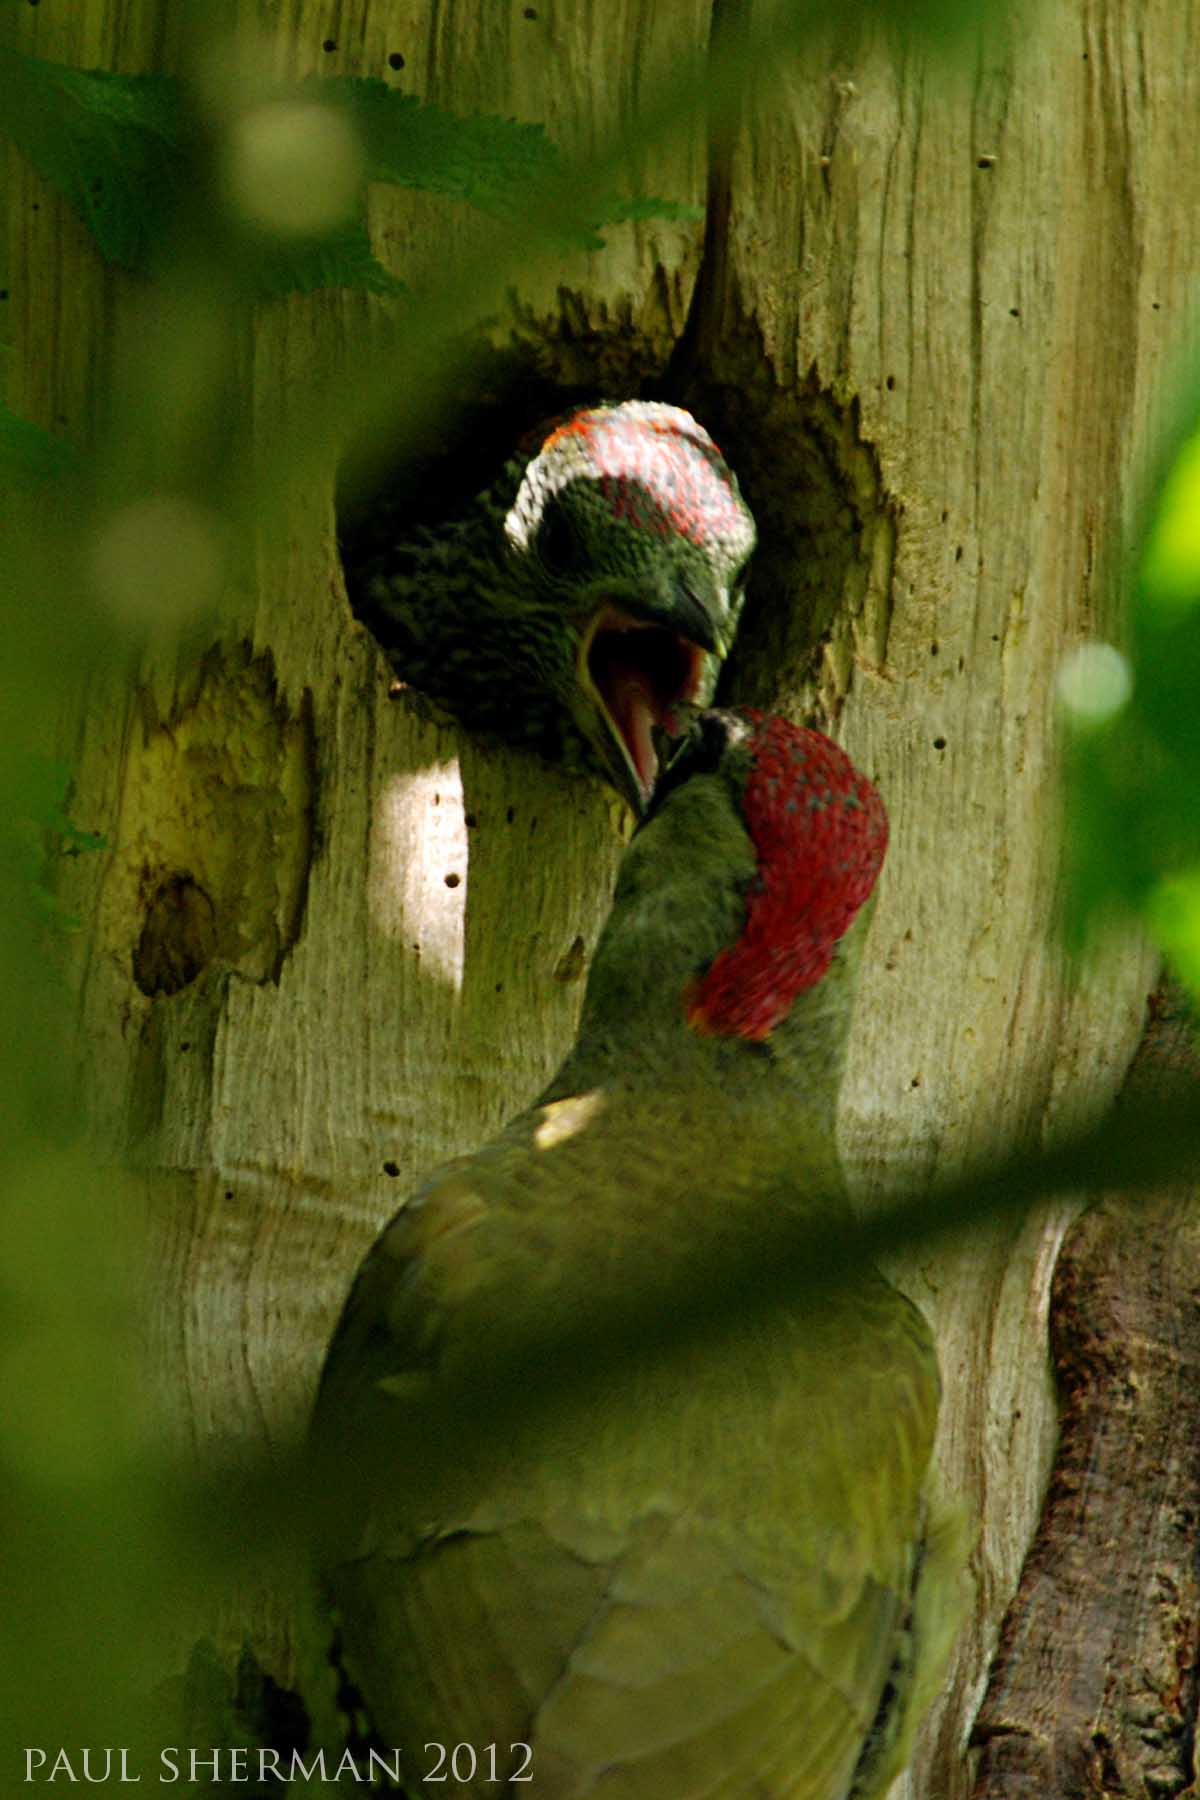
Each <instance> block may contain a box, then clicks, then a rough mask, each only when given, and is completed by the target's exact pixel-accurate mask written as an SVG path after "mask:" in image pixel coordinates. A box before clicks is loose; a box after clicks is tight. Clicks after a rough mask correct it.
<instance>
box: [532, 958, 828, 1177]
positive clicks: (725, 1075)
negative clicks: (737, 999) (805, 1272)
mask: <svg viewBox="0 0 1200 1800" xmlns="http://www.w3.org/2000/svg"><path fill="white" fill-rule="evenodd" d="M839 949H840V947H839ZM856 962H857V956H856V954H855V946H854V945H850V946H849V947H848V949H847V951H846V952H845V953H844V954H841V955H839V956H838V957H837V958H835V962H834V965H833V967H832V968H831V969H830V971H829V973H828V975H827V976H826V977H825V979H824V980H823V981H821V982H819V983H818V984H817V985H816V986H815V987H814V988H812V989H811V990H809V992H807V993H805V994H801V995H800V996H799V997H798V999H797V1000H796V1002H795V1004H794V1005H793V1007H792V1010H791V1012H790V1014H789V1016H788V1018H787V1019H786V1020H785V1021H784V1022H783V1023H782V1024H781V1025H780V1026H778V1027H777V1028H776V1030H775V1031H773V1032H772V1033H771V1035H770V1037H769V1038H767V1039H765V1040H763V1041H762V1042H750V1041H747V1040H745V1039H742V1038H736V1037H726V1038H721V1037H709V1036H703V1035H700V1034H698V1033H697V1032H696V1031H694V1030H693V1029H692V1028H691V1026H690V1025H689V1024H688V1022H687V1017H686V1012H685V1009H684V1006H683V1002H682V996H681V999H680V1004H679V1006H678V1008H677V1009H675V1010H674V1012H673V1014H672V1015H671V1016H667V1017H664V1016H663V1012H662V1009H661V1007H657V1008H653V1007H649V1006H647V1007H645V1008H639V1007H637V1006H636V1004H631V1005H627V1006H625V1007H618V1006H615V1005H614V1006H612V1007H607V1006H605V1007H599V1008H596V1009H593V1011H592V1012H591V1014H590V1016H587V1017H586V1018H585V1022H584V1028H583V1030H582V1031H581V1033H580V1037H579V1039H578V1041H577V1043H576V1045H575V1048H574V1049H573V1051H572V1052H571V1055H570V1056H569V1057H568V1059H567V1061H566V1062H565V1063H564V1064H563V1066H562V1068H561V1069H560V1070H559V1072H558V1074H557V1075H556V1076H555V1078H554V1080H553V1081H552V1082H551V1084H550V1086H549V1087H548V1088H547V1090H546V1092H545V1093H544V1094H543V1095H542V1098H541V1102H540V1104H541V1105H542V1106H547V1105H549V1106H552V1107H553V1106H554V1105H555V1104H556V1103H559V1102H563V1101H579V1102H582V1101H583V1100H584V1098H585V1097H587V1096H592V1097H594V1098H593V1100H592V1101H591V1103H590V1104H591V1105H592V1106H593V1107H594V1108H595V1111H596V1128H597V1129H598V1130H599V1131H600V1132H601V1133H602V1134H603V1135H604V1136H606V1137H607V1138H608V1139H609V1141H610V1143H611V1145H612V1147H613V1151H614V1155H617V1154H619V1148H618V1147H619V1146H622V1145H624V1142H625V1140H626V1139H629V1140H631V1142H632V1141H641V1142H643V1143H645V1144H646V1146H647V1147H648V1148H654V1149H656V1150H657V1149H658V1148H660V1147H661V1149H662V1150H663V1152H664V1153H665V1152H667V1150H668V1147H669V1152H670V1154H671V1156H672V1157H673V1158H674V1159H675V1161H676V1164H677V1166H680V1167H684V1168H687V1167H688V1165H689V1164H691V1163H694V1164H695V1167H694V1169H692V1170H691V1178H692V1179H694V1180H696V1181H698V1182H701V1183H703V1182H705V1181H706V1180H708V1181H711V1182H712V1183H715V1184H719V1182H720V1180H721V1175H722V1169H723V1166H729V1167H732V1168H736V1169H737V1170H739V1171H740V1172H741V1173H742V1175H743V1176H749V1175H750V1174H751V1173H752V1176H753V1179H752V1180H750V1179H747V1180H745V1181H743V1182H742V1183H741V1185H742V1186H743V1187H744V1188H745V1189H746V1192H747V1194H748V1195H750V1193H751V1190H752V1189H753V1188H755V1187H762V1186H765V1185H767V1184H772V1183H775V1182H785V1183H787V1184H789V1185H795V1184H797V1183H799V1184H800V1186H801V1187H802V1188H804V1189H806V1190H808V1191H809V1192H812V1193H814V1194H815V1193H817V1192H818V1191H820V1192H823V1193H827V1194H828V1196H829V1198H830V1199H836V1198H838V1197H840V1194H841V1186H842V1183H841V1171H840V1166H839V1163H838V1156H837V1144H836V1114H837V1101H838V1090H839V1087H840V1084H841V1076H842V1069H843V1066H844V1062H845V1053H846V1041H847V1037H848V1031H849V1024H850V1016H851V1011H852V1006H853V997H854V985H855V979H854V978H855V973H856V970H855V964H856ZM634 998H635V997H634ZM601 1107H602V1108H603V1120H602V1121H601V1118H600V1116H599V1113H600V1108H601ZM565 1116H566V1115H565V1114H564V1117H565Z"/></svg>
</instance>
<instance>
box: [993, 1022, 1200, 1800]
mask: <svg viewBox="0 0 1200 1800" xmlns="http://www.w3.org/2000/svg"><path fill="white" fill-rule="evenodd" d="M1178 1002H1179V996H1178V994H1175V995H1171V994H1170V993H1169V992H1167V991H1160V993H1159V994H1158V995H1157V996H1156V1005H1155V1008H1154V1010H1153V1014H1152V1018H1151V1023H1150V1025H1149V1027H1148V1029H1147V1033H1146V1036H1145V1038H1144V1039H1143V1041H1142V1044H1141V1045H1140V1047H1139V1050H1138V1054H1137V1056H1136V1057H1135V1059H1134V1063H1133V1066H1132V1068H1131V1070H1130V1077H1129V1081H1128V1083H1127V1084H1126V1088H1125V1090H1124V1093H1127V1094H1128V1095H1129V1097H1130V1098H1131V1099H1144V1098H1152V1097H1154V1096H1155V1094H1156V1092H1158V1091H1159V1090H1161V1089H1162V1088H1163V1087H1164V1085H1165V1084H1167V1083H1170V1082H1175V1083H1178V1080H1179V1078H1180V1077H1181V1076H1183V1077H1186V1078H1187V1079H1188V1080H1190V1081H1191V1082H1192V1083H1193V1084H1195V1083H1196V1080H1197V1076H1198V1075H1200V1065H1198V1063H1197V1057H1196V1050H1195V1044H1194V1039H1193V1036H1192V1031H1191V1028H1190V1024H1189V1021H1188V1020H1187V1018H1186V1016H1185V1015H1184V1014H1183V1013H1182V1012H1181V1011H1180V1010H1179V1005H1178ZM1050 1342H1051V1351H1052V1356H1053V1361H1054V1369H1055V1375H1056V1378H1057V1383H1058V1391H1059V1405H1060V1413H1061V1435H1060V1440H1059V1445H1058V1450H1057V1454H1056V1456H1055V1461H1054V1469H1053V1473H1052V1476H1051V1481H1050V1486H1049V1489H1048V1492H1047V1495H1046V1500H1045V1505H1044V1508H1043V1511H1042V1515H1041V1519H1040V1522H1039V1525H1038V1530H1037V1535H1036V1537H1035V1539H1034V1543H1033V1546H1032V1548H1031V1550H1030V1552H1029V1556H1028V1558H1027V1560H1026V1563H1025V1567H1024V1570H1023V1572H1022V1576H1021V1583H1020V1587H1019V1589H1018V1592H1017V1594H1016V1597H1015V1598H1014V1600H1013V1603H1012V1606H1011V1607H1010V1608H1009V1610H1008V1612H1007V1614H1006V1616H1005V1619H1004V1626H1003V1630H1002V1633H1001V1639H1000V1647H999V1650H998V1653H997V1656H996V1659H995V1662H994V1664H993V1667H992V1670H991V1675H990V1678H989V1683H988V1691H987V1694H986V1696H985V1699H984V1703H983V1705H982V1707H981V1708H980V1712H979V1716H978V1718H977V1719H976V1722H975V1728H974V1732H973V1738H972V1741H973V1742H974V1743H975V1744H976V1745H978V1746H979V1748H980V1757H979V1764H978V1772H977V1779H976V1783H975V1787H974V1790H973V1800H1022V1797H1024V1796H1029V1800H1035V1797H1037V1800H1040V1797H1041V1796H1042V1795H1045V1794H1054V1795H1057V1794H1071V1795H1088V1796H1096V1800H1106V1797H1107V1796H1110V1795H1112V1796H1115V1795H1124V1794H1138V1793H1145V1794H1154V1795H1162V1796H1166V1795H1171V1794H1178V1793H1180V1792H1182V1791H1183V1790H1184V1789H1185V1788H1186V1789H1189V1790H1190V1789H1191V1787H1192V1784H1193V1780H1194V1774H1195V1721H1196V1708H1197V1698H1198V1695H1200V1580H1198V1578H1197V1569H1196V1525H1197V1518H1198V1516H1200V1443H1198V1441H1197V1433H1196V1420H1195V1401H1194V1396H1195V1394H1196V1391H1197V1386H1198V1382H1200V1220H1198V1218H1197V1209H1196V1192H1195V1186H1194V1184H1192V1183H1183V1184H1180V1185H1179V1186H1177V1187H1172V1188H1169V1189H1165V1190H1161V1191H1159V1192H1156V1193H1154V1194H1151V1195H1149V1196H1139V1197H1137V1198H1134V1197H1131V1196H1128V1195H1122V1194H1120V1193H1113V1194H1108V1195H1105V1196H1103V1197H1102V1198H1101V1199H1099V1200H1098V1201H1097V1202H1096V1203H1095V1204H1094V1205H1093V1206H1091V1207H1089V1208H1088V1210H1087V1211H1086V1212H1085V1213H1084V1214H1083V1215H1082V1217H1081V1218H1080V1219H1079V1220H1078V1221H1077V1223H1076V1224H1075V1225H1074V1226H1073V1227H1072V1229H1071V1231H1070V1232H1069V1234H1068V1236H1067V1238H1066V1241H1065V1243H1064V1244H1063V1248H1062V1253H1061V1255H1060V1257H1059V1260H1058V1265H1057V1267H1056V1269H1055V1271H1054V1281H1053V1287H1052V1301H1051V1316H1050Z"/></svg>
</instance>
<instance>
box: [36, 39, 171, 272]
mask: <svg viewBox="0 0 1200 1800" xmlns="http://www.w3.org/2000/svg"><path fill="white" fill-rule="evenodd" d="M0 96H2V98H3V106H2V109H0V124H2V126H3V129H4V130H5V132H6V133H7V134H8V136H10V137H11V138H12V139H13V141H14V142H15V143H16V144H17V145H18V146H19V147H20V149H21V150H23V151H24V153H25V155H26V156H28V158H29V160H30V161H31V162H32V163H33V165H34V167H35V168H36V169H37V171H38V173H39V174H40V175H41V176H42V179H43V180H44V181H46V182H48V183H49V185H50V186H51V187H53V188H56V189H57V190H58V192H59V193H60V194H62V195H63V196H64V198H65V199H67V200H68V201H70V203H71V205H72V206H73V207H74V208H75V210H76V211H77V212H78V213H79V214H80V215H81V217H82V218H83V220H84V222H85V223H86V224H87V225H88V227H89V228H90V230H91V232H92V234H93V236H94V237H95V239H96V242H97V244H98V245H99V246H100V251H101V254H102V255H103V256H104V258H105V260H106V261H108V262H112V263H117V264H119V265H120V266H121V267H123V268H127V269H142V268H145V267H146V265H147V264H148V263H149V261H150V260H151V257H152V255H153V251H154V247H155V242H156V240H157V238H158V237H159V235H160V233H161V230H162V224H163V219H164V216H165V214H166V212H167V208H168V206H169V203H170V201H171V199H172V198H173V196H174V194H175V193H176V191H177V189H178V186H179V183H180V180H181V178H182V168H183V153H182V149H181V144H180V131H179V117H180V106H179V88H178V84H177V83H176V82H174V81H172V80H170V79H169V78H167V77H165V76H161V75H111V74H108V73H107V72H106V71H104V70H102V69H71V68H67V67H65V66H64V65H62V64H60V63H51V62H45V61H43V60H42V59H41V58H38V57H33V56H22V55H21V54H20V53H19V52H18V51H15V50H6V49H0Z"/></svg>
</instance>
